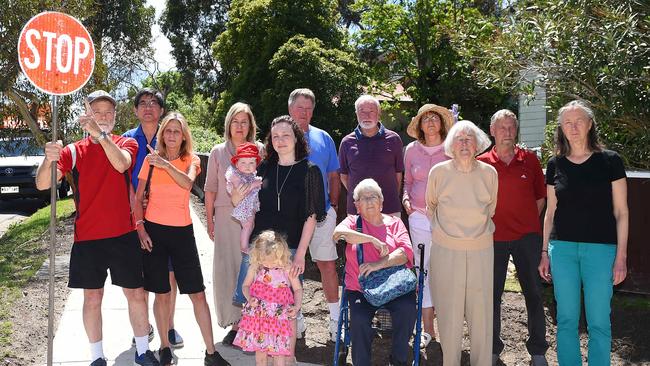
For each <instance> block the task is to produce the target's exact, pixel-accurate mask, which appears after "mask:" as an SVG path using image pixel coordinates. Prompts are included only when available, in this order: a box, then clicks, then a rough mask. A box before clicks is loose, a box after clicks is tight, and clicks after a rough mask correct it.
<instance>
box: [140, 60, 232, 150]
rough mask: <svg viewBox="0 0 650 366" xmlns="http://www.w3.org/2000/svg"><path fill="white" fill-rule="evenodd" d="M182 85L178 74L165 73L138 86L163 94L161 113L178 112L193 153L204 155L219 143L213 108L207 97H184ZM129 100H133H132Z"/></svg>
mask: <svg viewBox="0 0 650 366" xmlns="http://www.w3.org/2000/svg"><path fill="white" fill-rule="evenodd" d="M183 82H184V78H183V74H182V73H181V72H179V71H167V72H163V73H160V74H157V75H154V76H152V77H149V78H147V79H145V80H144V81H143V82H142V86H143V87H153V88H156V89H158V90H160V91H161V92H162V93H163V94H164V95H165V105H166V110H165V111H166V112H171V111H177V112H180V113H181V114H182V115H183V116H184V117H185V118H186V119H187V123H188V124H189V125H190V130H191V131H192V138H193V140H194V151H197V152H204V153H208V152H210V150H211V149H212V147H213V146H214V145H216V144H218V143H220V142H222V141H223V139H222V137H221V136H219V135H218V134H217V132H216V130H215V128H214V125H215V124H216V123H217V121H216V119H215V115H214V109H213V108H212V104H211V101H210V100H209V98H207V97H205V96H203V95H202V94H201V93H195V94H194V95H191V96H190V95H188V94H186V93H185V91H184V90H183ZM136 92H137V90H135V89H133V90H132V91H131V93H130V94H132V96H135V93H136ZM130 100H133V97H132V98H130ZM129 106H130V108H131V110H132V108H133V104H132V102H129ZM132 114H133V113H132ZM221 121H223V119H222V120H221ZM135 124H137V121H136V123H135ZM135 124H134V125H135Z"/></svg>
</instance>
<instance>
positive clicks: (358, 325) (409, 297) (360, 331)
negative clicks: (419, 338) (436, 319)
mask: <svg viewBox="0 0 650 366" xmlns="http://www.w3.org/2000/svg"><path fill="white" fill-rule="evenodd" d="M346 295H347V297H348V304H349V305H350V340H351V341H352V364H353V365H354V366H370V364H371V362H370V355H371V352H372V338H373V336H374V331H373V329H372V319H373V318H374V316H375V312H377V310H378V309H379V308H378V307H376V306H373V305H371V304H370V303H369V302H368V301H367V300H366V298H365V297H364V296H363V294H362V293H361V292H359V291H350V290H347V291H346ZM382 307H383V308H384V309H386V310H388V311H389V312H390V316H391V319H392V325H393V330H392V336H391V338H392V341H393V348H392V352H391V356H392V358H393V360H395V361H397V362H400V363H406V362H407V360H408V357H409V352H410V347H409V339H410V338H411V334H412V333H413V326H414V325H415V318H416V317H417V307H416V302H415V291H413V292H410V293H408V294H406V295H404V296H400V297H398V298H396V299H394V300H393V301H391V302H389V303H387V304H386V305H384V306H382ZM386 364H388V360H386Z"/></svg>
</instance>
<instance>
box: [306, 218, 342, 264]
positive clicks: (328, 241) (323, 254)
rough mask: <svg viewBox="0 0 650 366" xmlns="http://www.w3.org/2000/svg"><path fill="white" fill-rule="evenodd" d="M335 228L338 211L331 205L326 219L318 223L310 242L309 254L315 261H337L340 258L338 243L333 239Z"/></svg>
mask: <svg viewBox="0 0 650 366" xmlns="http://www.w3.org/2000/svg"><path fill="white" fill-rule="evenodd" d="M335 228H336V211H335V210H334V208H332V207H330V209H329V210H327V218H325V221H323V222H321V223H318V224H316V229H314V235H313V236H312V238H311V242H310V243H309V254H311V259H312V260H313V261H335V260H336V259H337V258H338V255H337V254H336V244H335V243H334V240H332V234H334V229H335Z"/></svg>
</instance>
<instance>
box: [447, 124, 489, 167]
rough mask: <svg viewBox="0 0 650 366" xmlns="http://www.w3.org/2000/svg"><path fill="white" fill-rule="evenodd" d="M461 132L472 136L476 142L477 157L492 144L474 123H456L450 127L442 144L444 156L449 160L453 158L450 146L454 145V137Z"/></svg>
mask: <svg viewBox="0 0 650 366" xmlns="http://www.w3.org/2000/svg"><path fill="white" fill-rule="evenodd" d="M461 132H464V133H466V134H468V135H472V136H474V140H476V154H477V155H478V154H480V153H482V152H483V151H485V150H486V149H487V148H488V147H490V145H491V144H492V141H490V137H489V136H488V135H487V134H486V133H485V132H483V130H481V129H480V128H478V127H477V126H476V125H475V124H474V122H472V121H468V120H462V121H458V122H456V123H454V125H453V126H451V128H450V129H449V133H448V134H447V137H446V138H445V142H444V147H445V155H447V156H449V157H450V158H453V157H454V152H453V150H452V145H453V144H454V140H455V139H456V135H458V134H459V133H461Z"/></svg>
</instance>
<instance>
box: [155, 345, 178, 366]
mask: <svg viewBox="0 0 650 366" xmlns="http://www.w3.org/2000/svg"><path fill="white" fill-rule="evenodd" d="M158 357H159V358H160V366H167V365H171V364H173V363H174V356H172V350H171V349H170V348H169V347H165V348H163V349H159V350H158Z"/></svg>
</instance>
